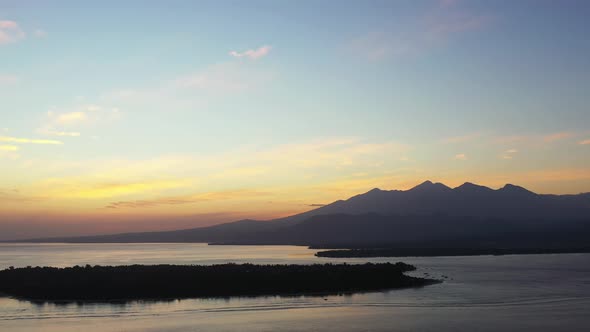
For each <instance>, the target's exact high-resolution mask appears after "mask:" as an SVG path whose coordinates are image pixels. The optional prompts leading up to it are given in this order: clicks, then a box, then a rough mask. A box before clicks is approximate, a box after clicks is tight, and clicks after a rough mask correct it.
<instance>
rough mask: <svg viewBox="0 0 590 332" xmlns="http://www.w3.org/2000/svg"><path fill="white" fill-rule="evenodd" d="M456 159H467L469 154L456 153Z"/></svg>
mask: <svg viewBox="0 0 590 332" xmlns="http://www.w3.org/2000/svg"><path fill="white" fill-rule="evenodd" d="M455 159H456V160H467V155H466V154H464V153H459V154H456V155H455Z"/></svg>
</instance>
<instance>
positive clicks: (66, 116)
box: [53, 112, 88, 125]
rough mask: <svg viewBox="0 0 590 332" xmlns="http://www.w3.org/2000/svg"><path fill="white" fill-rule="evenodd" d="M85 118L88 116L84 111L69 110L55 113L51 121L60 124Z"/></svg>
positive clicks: (84, 119)
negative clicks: (68, 111)
mask: <svg viewBox="0 0 590 332" xmlns="http://www.w3.org/2000/svg"><path fill="white" fill-rule="evenodd" d="M87 119H88V117H87V116H86V113H85V112H70V113H63V114H59V115H56V116H55V118H54V120H53V121H54V122H55V123H56V124H60V125H71V124H75V123H79V122H83V121H86V120H87Z"/></svg>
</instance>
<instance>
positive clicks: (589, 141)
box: [578, 139, 590, 145]
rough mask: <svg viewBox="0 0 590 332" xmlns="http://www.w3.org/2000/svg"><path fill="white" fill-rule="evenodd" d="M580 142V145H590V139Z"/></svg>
mask: <svg viewBox="0 0 590 332" xmlns="http://www.w3.org/2000/svg"><path fill="white" fill-rule="evenodd" d="M578 144H580V145H590V139H585V140H583V141H579V142H578Z"/></svg>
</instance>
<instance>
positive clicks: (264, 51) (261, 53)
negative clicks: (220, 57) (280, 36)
mask: <svg viewBox="0 0 590 332" xmlns="http://www.w3.org/2000/svg"><path fill="white" fill-rule="evenodd" d="M271 49H272V47H271V46H269V45H264V46H261V47H259V48H257V49H250V50H246V51H244V52H237V51H230V52H229V55H231V56H233V57H234V58H248V59H251V60H257V59H260V58H262V57H265V56H267V55H268V54H269V53H270V50H271Z"/></svg>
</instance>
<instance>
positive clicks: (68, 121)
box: [37, 104, 120, 137]
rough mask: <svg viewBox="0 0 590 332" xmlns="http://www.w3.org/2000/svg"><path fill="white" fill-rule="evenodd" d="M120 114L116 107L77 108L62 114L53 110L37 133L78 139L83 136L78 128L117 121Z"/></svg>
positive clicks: (49, 112) (86, 106) (91, 106)
mask: <svg viewBox="0 0 590 332" xmlns="http://www.w3.org/2000/svg"><path fill="white" fill-rule="evenodd" d="M119 114H120V111H119V109H118V108H116V107H114V108H113V107H111V108H109V107H101V106H98V105H93V104H90V105H81V106H76V107H73V109H70V110H67V111H62V112H58V111H56V110H54V109H52V110H50V111H48V112H47V115H46V119H45V124H43V125H42V126H41V127H40V128H39V129H38V130H37V132H38V133H40V134H43V135H50V136H61V137H78V136H81V134H80V132H79V131H78V130H76V129H77V128H79V127H81V126H83V125H84V126H86V125H92V124H96V123H98V122H101V121H105V120H110V119H116V118H118V117H119Z"/></svg>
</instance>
